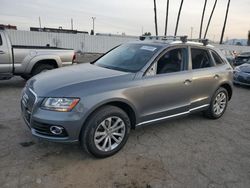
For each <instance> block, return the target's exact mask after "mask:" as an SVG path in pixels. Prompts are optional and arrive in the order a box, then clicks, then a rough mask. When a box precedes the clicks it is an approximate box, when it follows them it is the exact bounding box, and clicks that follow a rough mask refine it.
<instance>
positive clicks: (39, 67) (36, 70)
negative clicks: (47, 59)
mask: <svg viewBox="0 0 250 188" xmlns="http://www.w3.org/2000/svg"><path fill="white" fill-rule="evenodd" d="M54 68H55V67H54V66H53V65H49V64H40V65H37V66H35V67H34V69H33V70H32V73H31V74H32V76H35V75H37V74H39V73H41V72H44V71H47V70H51V69H54Z"/></svg>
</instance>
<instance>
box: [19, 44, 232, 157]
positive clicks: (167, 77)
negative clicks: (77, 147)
mask: <svg viewBox="0 0 250 188" xmlns="http://www.w3.org/2000/svg"><path fill="white" fill-rule="evenodd" d="M232 79H233V69H232V67H231V66H230V65H229V63H228V62H227V60H226V58H224V56H223V55H222V54H221V52H220V51H219V50H216V49H215V48H214V47H212V46H210V45H207V46H205V45H203V44H201V43H194V42H185V41H184V42H181V41H175V42H170V41H165V42H164V41H162V42H161V41H144V42H138V41H137V42H131V43H127V44H123V45H121V46H118V47H116V48H115V49H113V50H111V51H110V52H108V53H107V54H105V55H104V56H102V57H101V58H99V59H97V60H96V61H95V62H92V63H85V64H81V65H76V66H71V67H66V68H62V69H57V70H52V71H48V72H45V73H43V74H40V75H37V76H35V77H33V78H32V79H30V80H29V81H28V82H27V84H26V86H25V88H24V90H23V93H22V99H21V101H22V102H21V109H22V115H23V118H24V121H25V122H26V124H27V125H28V127H29V128H30V129H31V133H32V134H33V135H35V136H37V137H39V138H42V139H46V140H50V141H56V142H75V141H79V142H80V143H81V145H82V147H83V148H84V150H85V151H87V152H89V153H91V154H92V155H94V156H96V157H107V156H110V155H113V154H115V153H116V152H118V151H119V150H120V149H121V148H122V147H123V146H124V144H125V143H126V141H127V139H128V136H129V133H130V129H135V128H137V127H139V126H142V125H147V124H151V123H156V122H160V121H163V120H167V119H170V118H174V117H180V116H185V115H188V114H191V113H194V112H200V111H202V112H204V114H205V115H206V116H207V117H209V118H212V119H217V118H220V117H221V116H222V115H223V114H224V112H225V110H226V108H227V104H228V101H229V100H230V99H231V96H232V92H233V90H232Z"/></svg>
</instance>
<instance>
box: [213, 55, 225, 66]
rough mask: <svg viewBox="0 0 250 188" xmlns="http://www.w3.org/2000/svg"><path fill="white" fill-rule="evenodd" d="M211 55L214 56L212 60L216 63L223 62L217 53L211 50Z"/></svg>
mask: <svg viewBox="0 0 250 188" xmlns="http://www.w3.org/2000/svg"><path fill="white" fill-rule="evenodd" d="M212 56H213V58H214V61H215V63H216V65H221V64H223V63H224V62H223V61H222V59H221V58H220V57H219V55H218V54H216V53H215V52H212Z"/></svg>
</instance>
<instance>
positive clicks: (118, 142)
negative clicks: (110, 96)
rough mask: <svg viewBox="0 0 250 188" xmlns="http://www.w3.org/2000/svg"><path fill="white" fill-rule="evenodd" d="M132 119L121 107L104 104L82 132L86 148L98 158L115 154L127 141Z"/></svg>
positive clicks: (83, 143) (82, 140)
mask: <svg viewBox="0 0 250 188" xmlns="http://www.w3.org/2000/svg"><path fill="white" fill-rule="evenodd" d="M129 132H130V119H129V117H128V115H127V114H126V113H125V112H124V111H123V110H122V109H120V108H118V107H115V106H104V107H102V108H100V109H99V110H97V111H96V112H95V113H94V114H93V115H91V117H90V118H89V120H88V121H87V123H86V124H85V127H84V128H83V130H82V132H81V138H80V140H81V145H82V146H83V148H84V150H85V151H87V152H88V153H90V154H92V155H93V156H95V157H98V158H104V157H108V156H111V155H114V154H115V153H116V152H118V151H119V150H120V149H121V148H122V147H123V146H124V145H125V143H126V141H127V139H128V136H129Z"/></svg>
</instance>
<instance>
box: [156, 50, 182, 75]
mask: <svg viewBox="0 0 250 188" xmlns="http://www.w3.org/2000/svg"><path fill="white" fill-rule="evenodd" d="M185 50H186V49H185V48H179V49H174V50H170V51H168V52H167V53H165V54H164V55H163V56H162V57H161V58H160V59H159V60H158V62H157V74H164V73H171V72H179V71H181V70H182V65H183V64H184V57H185V56H184V55H185V53H184V52H185Z"/></svg>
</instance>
